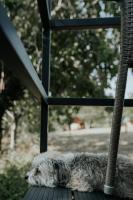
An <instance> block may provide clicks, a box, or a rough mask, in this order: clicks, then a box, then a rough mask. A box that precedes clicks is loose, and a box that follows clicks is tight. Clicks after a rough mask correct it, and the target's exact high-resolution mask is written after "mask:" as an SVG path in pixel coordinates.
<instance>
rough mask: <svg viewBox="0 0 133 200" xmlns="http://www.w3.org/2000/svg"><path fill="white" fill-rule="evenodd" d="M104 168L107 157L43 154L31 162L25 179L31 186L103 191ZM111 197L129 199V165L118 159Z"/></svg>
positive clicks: (132, 193)
mask: <svg viewBox="0 0 133 200" xmlns="http://www.w3.org/2000/svg"><path fill="white" fill-rule="evenodd" d="M106 167H107V154H93V153H65V154H63V155H62V154H59V153H57V152H46V153H42V154H39V155H37V156H36V157H35V158H34V160H33V163H32V167H31V170H30V171H29V172H28V173H27V175H26V179H27V181H28V183H29V184H31V185H35V186H47V187H57V186H61V187H66V188H71V189H72V190H77V191H81V192H86V191H88V192H92V191H94V190H97V191H103V188H104V183H105V174H106ZM115 195H116V196H119V197H123V198H126V197H127V198H133V161H131V160H129V159H128V158H127V157H125V156H122V155H119V156H118V159H117V168H116V178H115Z"/></svg>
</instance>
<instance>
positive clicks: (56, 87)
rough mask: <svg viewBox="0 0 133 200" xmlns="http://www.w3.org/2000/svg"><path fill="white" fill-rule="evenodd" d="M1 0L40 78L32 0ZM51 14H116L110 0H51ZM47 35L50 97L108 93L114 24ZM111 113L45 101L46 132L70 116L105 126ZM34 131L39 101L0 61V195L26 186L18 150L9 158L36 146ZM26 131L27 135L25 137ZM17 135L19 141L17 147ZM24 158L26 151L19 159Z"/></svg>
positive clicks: (15, 195) (113, 67) (9, 198)
mask: <svg viewBox="0 0 133 200" xmlns="http://www.w3.org/2000/svg"><path fill="white" fill-rule="evenodd" d="M2 3H3V4H5V7H6V9H7V13H8V16H9V17H10V19H11V21H12V22H13V24H14V26H15V27H16V29H17V32H18V34H19V36H20V38H21V40H22V41H23V43H24V46H25V48H26V50H27V52H28V54H29V57H30V59H31V61H32V63H33V65H34V67H35V69H36V71H37V73H38V75H39V76H40V77H41V63H42V40H41V37H42V32H41V31H42V27H41V22H40V16H39V12H38V7H37V1H35V0H34V1H33V0H23V1H22V0H5V1H4V0H2ZM51 15H52V18H59V19H64V18H65V19H66V18H71V19H72V18H90V17H92V18H95V17H108V16H114V15H115V16H118V15H120V8H119V5H118V4H117V3H115V2H106V1H103V0H95V1H92V0H73V1H71V0H67V1H62V0H54V1H53V3H52V12H51ZM51 38H52V40H51V70H50V91H49V96H50V97H99V98H102V97H104V98H109V97H111V95H107V94H106V89H107V88H110V87H111V85H110V84H111V80H112V79H113V78H114V77H115V76H116V73H117V69H118V65H119V60H120V58H119V52H120V31H119V30H118V29H108V30H107V29H98V30H85V31H61V32H53V33H52V35H51ZM7 52H8V50H7ZM16 67H17V66H16ZM88 113H89V114H88ZM111 114H112V108H96V107H95V108H91V107H89V108H83V107H76V106H71V107H70V106H69V107H68V106H64V107H63V106H51V107H50V108H49V117H50V119H49V131H50V132H51V131H58V130H60V131H62V130H65V129H69V127H70V123H71V122H72V118H73V117H75V116H80V117H81V118H82V119H83V120H84V121H85V123H86V124H87V127H90V124H91V123H92V121H95V123H94V124H95V127H97V126H109V125H110V121H111V120H110V119H111ZM64 127H65V128H64ZM66 127H67V128H66ZM39 131H40V105H39V104H38V102H36V101H35V99H34V98H33V97H32V96H31V95H30V94H29V92H28V91H27V90H26V89H25V88H24V87H23V86H22V85H21V84H20V83H19V81H18V80H17V79H16V78H14V76H13V74H12V75H11V73H10V72H9V71H8V70H7V69H6V66H5V90H4V91H3V92H2V93H1V94H0V152H1V157H2V158H4V164H3V163H2V164H0V170H1V174H0V199H1V200H16V199H17V200H19V199H21V198H22V197H23V195H24V193H25V191H26V189H27V185H26V183H25V181H24V180H23V176H24V170H25V169H26V166H22V163H23V159H22V157H23V154H21V156H22V157H21V159H20V160H19V161H16V160H15V159H14V157H15V156H16V155H17V154H16V151H18V152H19V153H21V152H22V151H24V152H28V153H29V154H30V153H32V152H36V150H35V151H34V150H33V145H32V144H33V143H34V145H36V146H37V145H38V141H39ZM27 133H28V134H30V135H31V136H30V137H31V138H30V141H29V140H27ZM33 135H35V137H36V140H34V139H33ZM23 140H25V143H24V145H21V149H19V145H20V144H22V141H23ZM27 141H29V143H28V142H27ZM35 141H37V142H35ZM26 142H27V143H26ZM32 142H33V143H32ZM30 144H31V146H30ZM30 148H31V149H32V150H31V149H30ZM35 148H36V147H35ZM36 149H39V147H37V148H36ZM6 155H8V156H7V157H6V159H5V156H6ZM28 161H29V157H28V156H27V160H26V161H25V162H28ZM8 162H9V164H8V167H7V168H5V165H6V164H7V163H8ZM16 163H17V164H16ZM13 185H16V186H17V189H16V187H13Z"/></svg>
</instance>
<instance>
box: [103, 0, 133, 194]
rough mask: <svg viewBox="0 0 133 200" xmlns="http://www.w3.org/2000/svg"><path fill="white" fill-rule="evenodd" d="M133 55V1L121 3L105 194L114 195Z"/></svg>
mask: <svg viewBox="0 0 133 200" xmlns="http://www.w3.org/2000/svg"><path fill="white" fill-rule="evenodd" d="M132 55H133V1H132V0H123V1H122V2H121V65H120V68H119V70H118V78H117V85H116V96H115V104H114V112H113V119H112V129H111V135H110V147H109V155H108V164H107V172H106V180H105V186H104V193H106V194H109V195H111V194H113V192H114V180H115V171H116V161H117V153H118V146H119V136H120V129H121V119H122V113H123V105H124V96H125V88H126V82H127V72H128V68H129V67H130V64H131V63H132V57H131V56H132Z"/></svg>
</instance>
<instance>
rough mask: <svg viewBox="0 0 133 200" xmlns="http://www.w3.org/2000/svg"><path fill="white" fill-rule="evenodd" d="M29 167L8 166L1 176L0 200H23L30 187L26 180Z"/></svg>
mask: <svg viewBox="0 0 133 200" xmlns="http://www.w3.org/2000/svg"><path fill="white" fill-rule="evenodd" d="M26 169H27V166H23V167H20V168H19V167H17V166H15V165H11V166H8V167H7V168H6V169H5V171H4V172H3V173H2V174H0V200H21V199H22V198H23V197H24V195H25V193H26V191H27V189H28V185H27V183H26V181H25V179H24V177H25V172H26Z"/></svg>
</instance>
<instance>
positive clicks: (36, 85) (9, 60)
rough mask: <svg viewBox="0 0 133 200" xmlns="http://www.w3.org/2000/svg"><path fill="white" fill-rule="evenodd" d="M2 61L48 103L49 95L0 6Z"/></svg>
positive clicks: (36, 95) (37, 95)
mask: <svg viewBox="0 0 133 200" xmlns="http://www.w3.org/2000/svg"><path fill="white" fill-rule="evenodd" d="M0 59H2V60H3V61H4V63H5V65H6V67H8V68H9V70H10V71H11V72H13V75H15V76H16V77H17V78H19V79H20V81H21V82H22V84H24V85H25V86H26V87H27V88H28V89H29V90H30V92H31V93H32V94H33V95H34V96H35V97H36V98H37V99H39V100H40V99H41V97H42V98H43V99H44V101H45V103H47V94H46V92H45V90H44V87H43V85H42V83H41V80H40V79H39V77H38V75H37V73H36V71H35V69H34V67H33V65H32V63H31V61H30V59H29V57H28V55H27V53H26V50H25V48H24V46H23V44H22V42H21V40H20V38H19V37H18V35H17V32H16V30H15V28H14V27H13V25H12V23H11V22H10V20H9V18H8V17H7V14H6V11H5V9H4V8H3V7H2V5H1V4H0Z"/></svg>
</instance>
